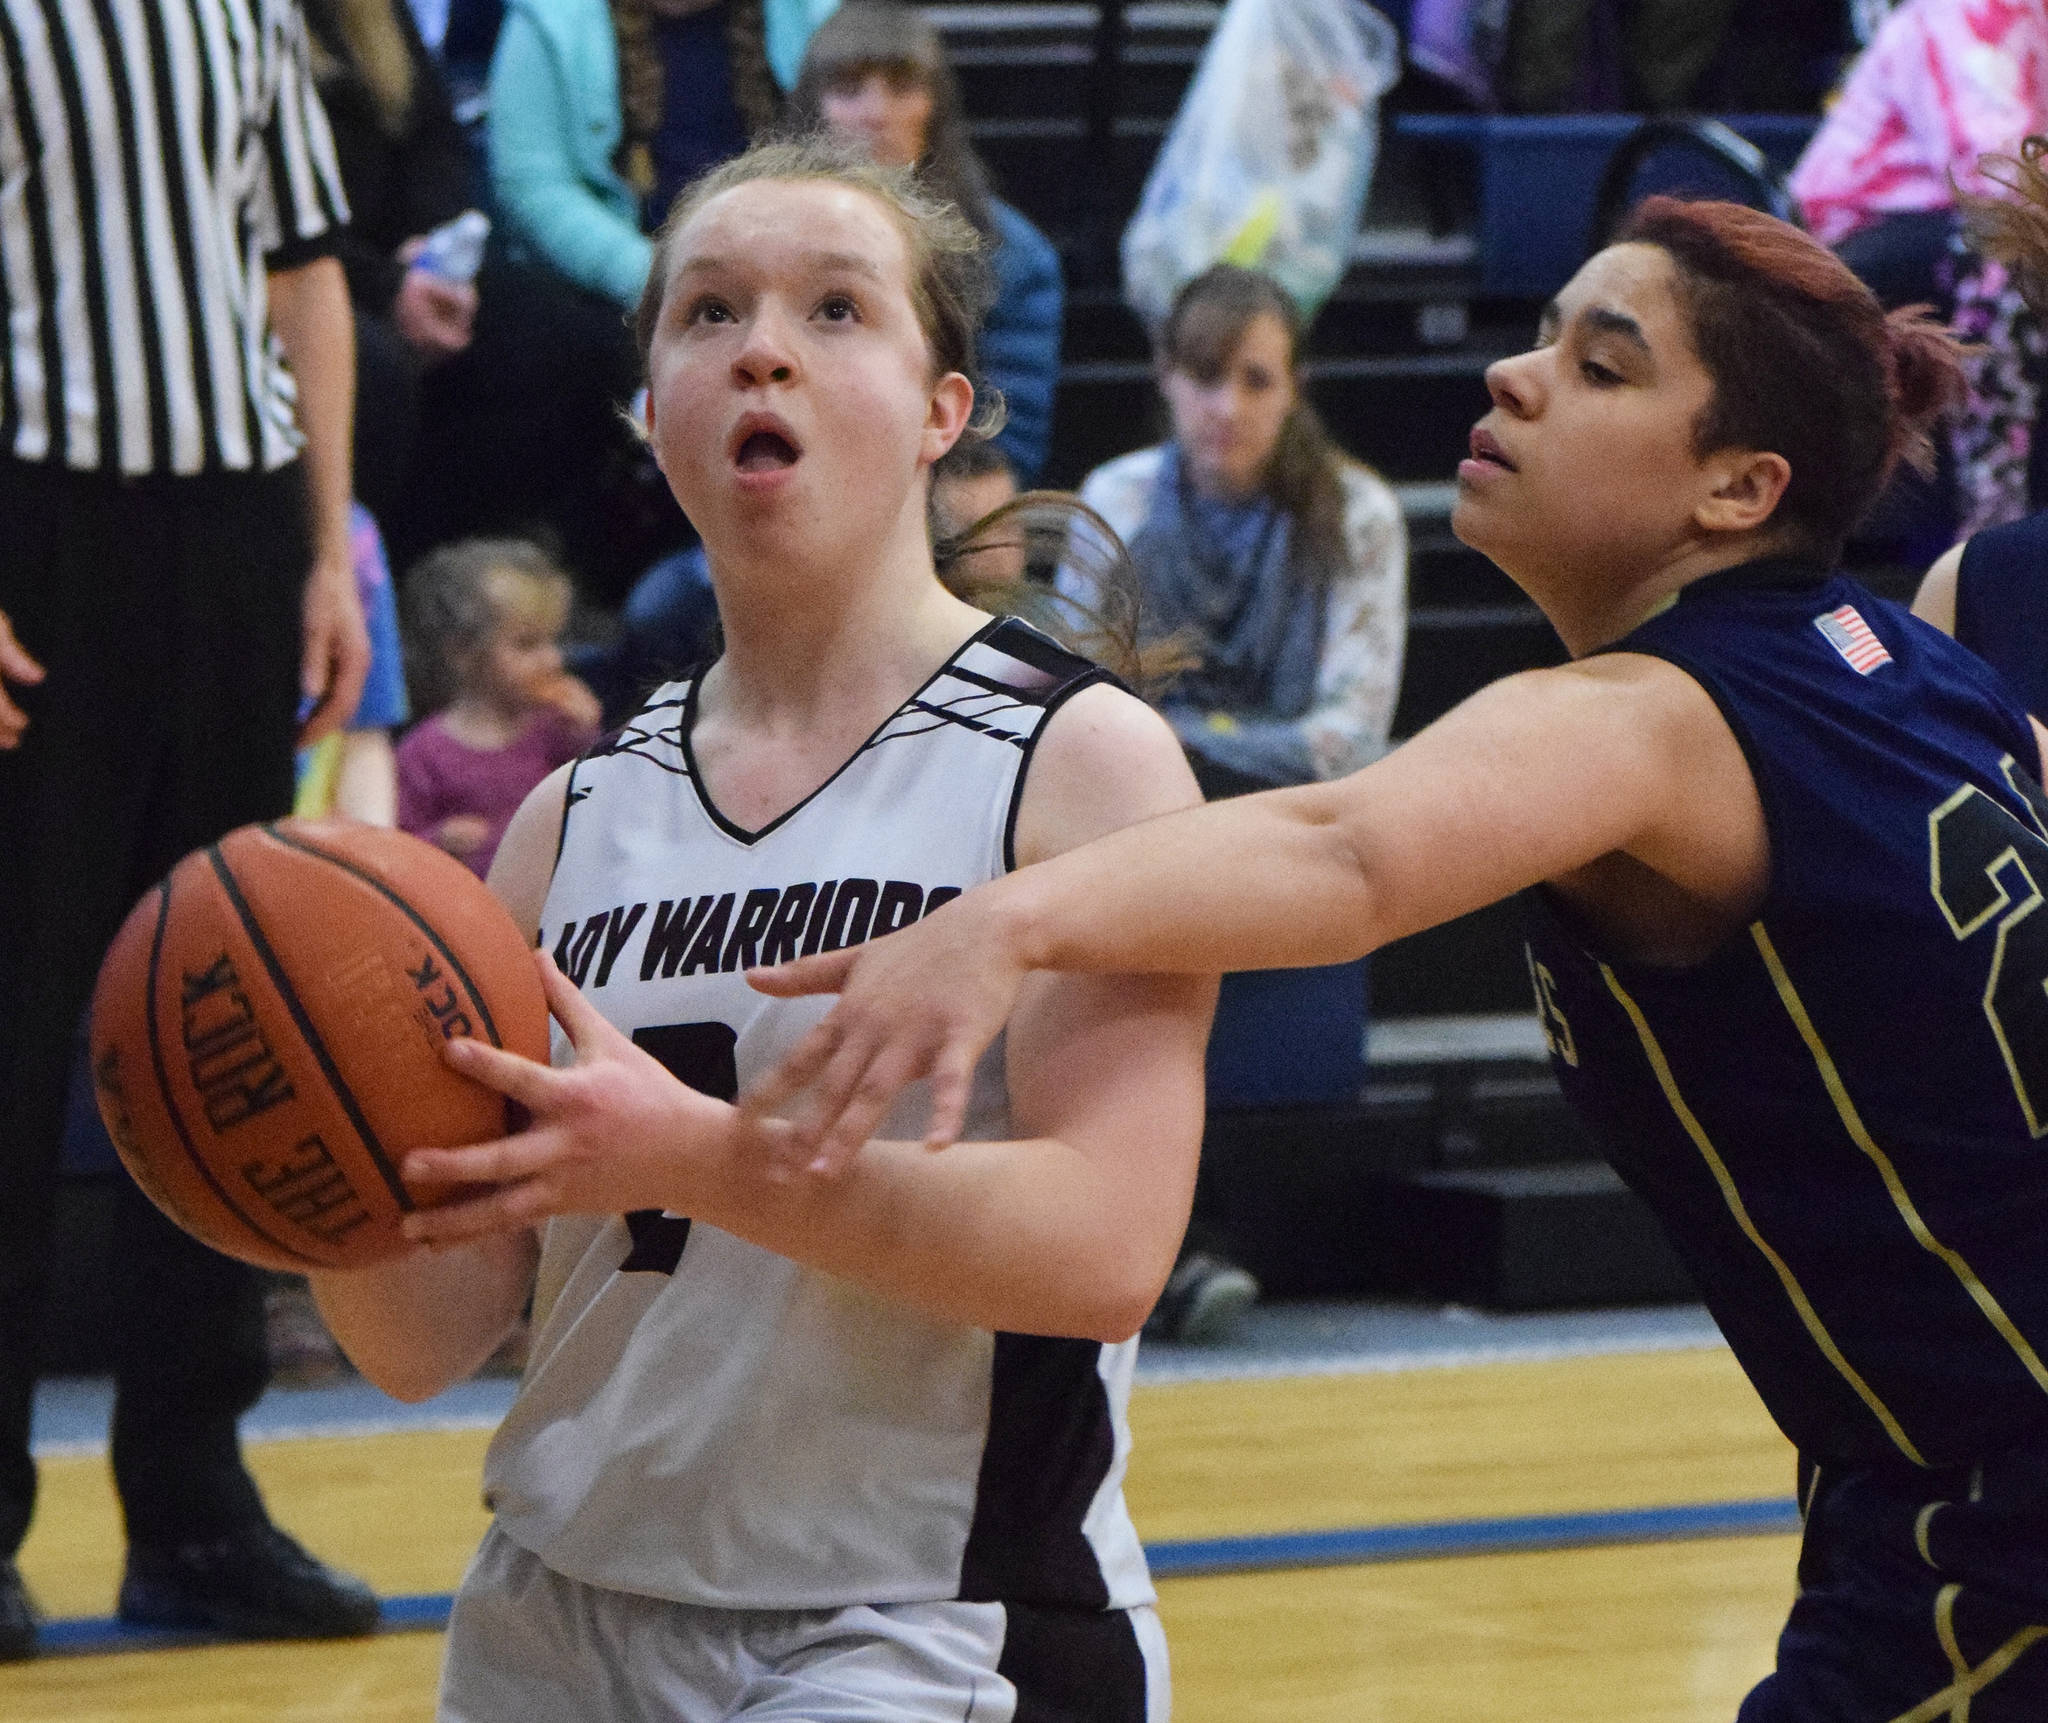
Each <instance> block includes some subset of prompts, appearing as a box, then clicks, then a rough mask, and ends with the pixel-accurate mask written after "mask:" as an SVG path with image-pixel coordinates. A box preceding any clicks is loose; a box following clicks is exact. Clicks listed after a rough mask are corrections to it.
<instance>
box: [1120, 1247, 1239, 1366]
mask: <svg viewBox="0 0 2048 1723" xmlns="http://www.w3.org/2000/svg"><path fill="white" fill-rule="evenodd" d="M1258 1301H1259V1283H1258V1282H1257V1281H1256V1280H1254V1279H1253V1278H1252V1277H1251V1275H1250V1273H1248V1272H1247V1271H1246V1270H1244V1269H1242V1268H1239V1267H1238V1266H1237V1264H1236V1263H1234V1262H1232V1261H1230V1260H1229V1259H1228V1258H1227V1257H1221V1256H1211V1255H1210V1254H1209V1253H1208V1252H1207V1251H1203V1250H1197V1251H1190V1252H1189V1253H1188V1254H1187V1255H1186V1256H1184V1257H1182V1258H1181V1259H1180V1261H1178V1262H1177V1263H1175V1264H1174V1265H1173V1273H1172V1274H1170V1275H1168V1276H1167V1280H1166V1290H1165V1291H1164V1292H1162V1293H1161V1294H1160V1295H1159V1302H1158V1303H1157V1304H1156V1305H1154V1306H1153V1308H1152V1314H1151V1315H1150V1316H1149V1317H1147V1318H1146V1319H1145V1338H1146V1339H1147V1340H1182V1341H1186V1342H1188V1343H1189V1344H1190V1345H1195V1346H1201V1345H1207V1344H1211V1343H1213V1342H1215V1341H1219V1340H1224V1339H1227V1338H1228V1337H1229V1335H1230V1331H1231V1330H1232V1329H1234V1328H1235V1327H1236V1326H1237V1324H1238V1321H1239V1319H1240V1318H1241V1317H1242V1316H1243V1315H1244V1313H1245V1312H1246V1311H1247V1310H1249V1309H1251V1307H1252V1306H1253V1305H1254V1304H1256V1303H1258Z"/></svg>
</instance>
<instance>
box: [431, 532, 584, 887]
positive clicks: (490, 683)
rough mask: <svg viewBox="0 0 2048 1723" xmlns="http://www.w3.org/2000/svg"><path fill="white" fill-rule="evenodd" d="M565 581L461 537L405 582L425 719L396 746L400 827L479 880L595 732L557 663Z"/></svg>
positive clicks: (536, 553)
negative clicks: (534, 796)
mask: <svg viewBox="0 0 2048 1723" xmlns="http://www.w3.org/2000/svg"><path fill="white" fill-rule="evenodd" d="M569 597H570V586H569V577H568V576H567V575H566V574H564V573H563V572H562V571H561V570H560V569H559V568H557V567H556V566H555V565H554V563H553V562H551V561H550V560H549V559H548V557H547V555H546V553H545V552H543V551H542V550H541V549H540V548H539V547H538V546H537V545H533V544H529V543H526V542H525V541H523V540H520V539H465V540H463V541H461V542H460V543H457V544H452V545H447V546H444V547H443V548H442V549H440V550H437V551H435V552H433V553H432V554H431V555H430V556H428V557H427V558H426V559H425V560H424V561H423V562H422V563H421V564H420V565H419V567H418V568H416V569H415V570H414V571H413V573H412V575H411V577H410V578H409V580H408V581H407V583H406V591H405V611H406V623H407V629H406V633H407V637H408V638H407V646H406V659H407V664H408V667H409V669H410V672H411V678H412V685H413V695H414V700H415V703H416V704H417V706H418V707H419V709H420V710H422V711H424V712H427V713H429V714H431V715H430V716H429V717H427V718H426V719H425V720H424V721H423V722H422V723H420V724H419V725H417V726H415V728H414V729H413V730H412V732H411V734H409V735H408V736H407V737H406V738H405V740H404V741H403V742H401V743H400V744H399V746H398V823H399V826H400V827H401V828H402V829H403V830H405V831H408V832H411V833H412V834H413V835H414V836H415V837H422V838H425V839H427V840H428V841H429V842H430V843H435V844H439V845H440V846H441V848H443V849H444V850H446V851H448V853H449V854H450V855H455V856H460V857H461V858H462V860H463V861H465V862H466V863H468V864H469V866H470V867H471V868H473V869H475V871H476V873H477V874H478V876H479V877H481V876H482V875H483V874H484V873H486V872H487V871H488V870H489V868H490V865H491V857H492V856H493V855H495V854H496V853H497V849H498V840H499V839H500V838H501V837H503V836H504V835H505V825H506V822H507V821H509V820H510V819H511V818H512V815H513V813H514V811H515V810H516V809H517V808H518V806H519V804H520V803H521V802H522V801H523V800H525V798H526V794H527V792H528V791H529V790H531V789H532V788H533V787H534V785H536V784H538V783H539V782H540V781H541V779H543V778H544V777H546V776H547V775H548V773H550V772H551V771H553V770H554V769H555V768H556V767H557V766H560V765H563V764H566V763H567V762H568V761H570V760H573V759H574V758H575V757H576V756H577V755H578V754H580V753H581V752H582V751H583V750H584V748H586V747H588V746H589V744H590V742H591V741H592V740H593V739H594V738H595V736H596V734H597V720H598V710H597V698H596V696H595V695H593V694H592V693H591V692H590V690H589V689H588V688H586V687H585V686H584V685H583V684H582V683H581V682H579V681H577V680H576V678H575V677H573V676H571V675H569V674H568V673H567V672H566V671H565V670H564V669H563V668H562V650H561V633H562V628H563V625H564V624H565V623H566V622H567V621H568V619H569Z"/></svg>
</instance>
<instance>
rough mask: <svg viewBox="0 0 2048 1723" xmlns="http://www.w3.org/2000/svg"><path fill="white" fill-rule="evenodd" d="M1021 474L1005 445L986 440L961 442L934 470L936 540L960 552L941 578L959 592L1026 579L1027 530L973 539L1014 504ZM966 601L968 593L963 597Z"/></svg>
mask: <svg viewBox="0 0 2048 1723" xmlns="http://www.w3.org/2000/svg"><path fill="white" fill-rule="evenodd" d="M1016 496H1017V473H1016V469H1015V468H1014V467H1012V466H1011V465H1010V459H1009V457H1008V456H1007V455H1005V454H1004V453H1003V451H1002V448H1001V445H999V444H998V443H996V442H995V441H994V440H993V439H991V438H988V437H973V436H969V437H962V438H961V439H960V440H959V441H958V442H957V443H955V444H954V445H953V446H952V447H951V448H950V449H948V450H947V451H946V452H945V453H944V454H943V455H941V456H940V457H939V458H938V460H937V461H936V462H935V463H933V466H932V496H931V516H932V540H933V542H934V544H936V545H939V546H945V545H948V544H954V545H958V546H959V547H960V549H959V552H958V555H957V557H956V558H954V559H952V561H951V564H950V566H942V567H941V568H940V570H939V578H940V579H942V580H944V581H945V582H946V584H947V585H948V586H949V587H951V588H952V589H953V591H955V592H956V593H960V592H961V583H962V582H965V583H969V584H972V585H974V586H977V587H978V586H984V585H991V586H1011V585H1014V584H1015V583H1016V582H1018V581H1020V580H1022V579H1023V578H1024V576H1025V548H1024V530H1025V529H1024V527H1023V525H1022V524H1021V523H1020V524H1019V525H1018V527H1017V528H1016V530H1014V531H1004V532H998V533H996V534H994V536H993V537H991V538H989V539H986V540H983V539H979V538H972V539H970V538H969V536H968V535H969V534H970V533H972V532H973V529H974V528H975V526H976V525H978V524H979V523H980V522H982V521H984V520H986V519H988V517H989V516H990V515H992V514H994V513H995V512H996V510H997V509H999V508H1002V507H1003V506H1004V505H1005V504H1007V503H1010V502H1013V501H1015V500H1016ZM961 596H963V597H965V596H966V594H965V593H961Z"/></svg>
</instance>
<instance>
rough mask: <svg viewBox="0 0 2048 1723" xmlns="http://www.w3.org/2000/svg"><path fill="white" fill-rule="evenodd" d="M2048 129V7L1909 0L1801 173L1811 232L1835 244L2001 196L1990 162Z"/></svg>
mask: <svg viewBox="0 0 2048 1723" xmlns="http://www.w3.org/2000/svg"><path fill="white" fill-rule="evenodd" d="M2044 120H2048V3H2044V0H1906V4H1905V5H1903V6H1901V7H1900V8H1899V9H1898V10H1897V11H1896V12H1894V13H1893V14H1892V15H1891V16H1890V17H1889V18H1887V19H1886V20H1885V22H1884V23H1883V25H1882V26H1880V28H1879V29H1878V31H1877V34H1876V37H1875V38H1874V39H1873V40H1872V42H1871V44H1870V46H1869V48H1868V49H1866V50H1865V51H1864V54H1863V56H1862V58H1861V59H1859V60H1858V61H1857V62H1856V65H1855V67H1854V68H1853V69H1852V70H1851V72H1850V74H1849V77H1848V80H1847V82H1846V83H1845V84H1844V85H1843V87H1842V93H1841V97H1840V99H1839V100H1838V101H1837V102H1836V103H1835V105H1834V107H1833V108H1832V109H1831V110H1830V111H1829V114H1828V117H1827V119H1826V121H1825V122H1823V124H1822V126H1821V128H1820V130H1819V131H1818V132H1817V133H1815V135H1814V139H1813V142H1812V143H1811V144H1810V145H1809V146H1808V147H1807V150H1806V153H1805V154H1804V155H1803V156H1801V157H1800V159H1799V165H1798V166H1797V167H1796V168H1794V169H1793V172H1792V181H1791V190H1792V195H1793V197H1794V198H1796V199H1797V200H1798V203H1799V210H1800V213H1801V215H1802V216H1803V217H1804V218H1805V221H1806V225H1807V227H1808V228H1809V229H1810V230H1811V231H1812V232H1813V234H1814V236H1815V237H1816V238H1818V239H1821V240H1823V241H1825V242H1826V243H1827V244H1829V245H1839V244H1840V243H1841V241H1843V240H1845V239H1847V238H1848V237H1849V235H1850V234H1852V233H1854V232H1856V231H1857V230H1858V229H1859V228H1864V227H1868V226H1870V225H1872V224H1873V223H1875V222H1878V221H1880V220H1882V219H1883V218H1885V217H1886V216H1890V215H1899V214H1905V213H1908V212H1931V211H1947V210H1950V209H1952V208H1953V207H1954V204H1955V193H1954V190H1953V188H1952V185H1951V180H1953V181H1954V182H1955V183H1956V184H1960V185H1961V186H1962V187H1963V188H1964V189H1965V190H1966V191H1971V192H1975V193H1977V194H1979V195H1988V194H1990V193H1992V192H1993V191H1995V190H1996V188H1995V187H1993V186H1992V185H1990V184H1988V183H1987V182H1986V181H1985V180H1984V179H1983V178H1982V177H1981V176H1980V175H1979V173H1978V171H1977V163H1978V159H1979V158H1980V157H1982V156H1985V155H1988V154H1991V153H1993V152H1997V151H2005V152H2010V151H2012V150H2013V149H2015V148H2017V146H2018V144H2019V141H2020V139H2022V138H2023V137H2025V136H2027V134H2028V133H2030V132H2037V131H2040V130H2041V129H2042V126H2043V122H2044Z"/></svg>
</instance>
